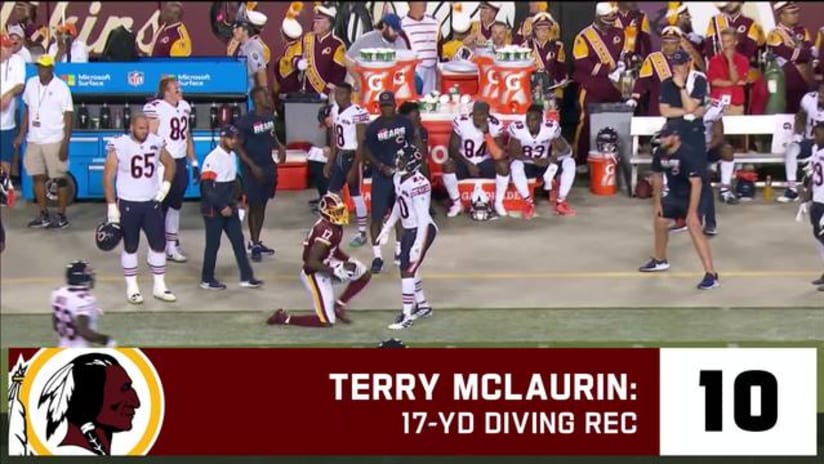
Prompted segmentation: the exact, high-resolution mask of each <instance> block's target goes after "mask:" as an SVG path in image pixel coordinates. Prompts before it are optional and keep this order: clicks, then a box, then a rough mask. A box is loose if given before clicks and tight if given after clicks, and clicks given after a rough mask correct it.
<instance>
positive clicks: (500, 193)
mask: <svg viewBox="0 0 824 464" xmlns="http://www.w3.org/2000/svg"><path fill="white" fill-rule="evenodd" d="M508 186H509V176H502V175H500V174H498V175H496V176H495V204H496V205H502V204H504V198H506V188H507V187H508Z"/></svg>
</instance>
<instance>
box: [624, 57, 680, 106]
mask: <svg viewBox="0 0 824 464" xmlns="http://www.w3.org/2000/svg"><path fill="white" fill-rule="evenodd" d="M670 77H672V68H670V65H669V60H668V59H667V56H666V55H664V53H663V52H652V53H650V54H649V55H647V57H646V58H645V59H644V63H643V64H642V65H641V70H640V71H639V72H638V79H636V81H635V87H633V88H632V98H634V99H635V100H636V101H638V100H640V99H641V97H643V96H644V95H649V99H648V100H647V101H648V102H649V103H648V104H647V106H646V111H645V112H644V114H643V115H644V116H660V115H661V112H660V111H659V109H658V99H659V97H660V95H661V83H662V82H664V80H666V79H668V78H670ZM639 103H640V102H639Z"/></svg>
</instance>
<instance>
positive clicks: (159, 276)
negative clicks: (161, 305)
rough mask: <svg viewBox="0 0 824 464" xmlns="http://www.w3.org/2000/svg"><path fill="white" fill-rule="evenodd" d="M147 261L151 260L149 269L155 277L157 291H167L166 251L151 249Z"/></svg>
mask: <svg viewBox="0 0 824 464" xmlns="http://www.w3.org/2000/svg"><path fill="white" fill-rule="evenodd" d="M146 261H148V262H149V269H151V271H152V276H153V277H154V289H155V292H165V291H166V253H162V252H161V253H158V252H157V251H153V250H151V249H150V250H149V252H148V256H147V258H146Z"/></svg>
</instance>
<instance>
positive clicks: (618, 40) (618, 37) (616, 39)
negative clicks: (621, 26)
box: [612, 35, 621, 45]
mask: <svg viewBox="0 0 824 464" xmlns="http://www.w3.org/2000/svg"><path fill="white" fill-rule="evenodd" d="M612 43H614V44H615V45H618V44H619V43H621V36H620V35H616V36H615V37H613V38H612Z"/></svg>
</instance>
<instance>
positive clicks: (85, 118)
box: [77, 103, 89, 129]
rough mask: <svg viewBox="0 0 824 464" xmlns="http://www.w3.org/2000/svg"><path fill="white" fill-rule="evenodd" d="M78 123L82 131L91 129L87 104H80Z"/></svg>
mask: <svg viewBox="0 0 824 464" xmlns="http://www.w3.org/2000/svg"><path fill="white" fill-rule="evenodd" d="M77 123H78V126H79V127H80V128H81V129H88V128H89V108H87V107H86V104H85V103H81V104H80V110H79V111H78V112H77Z"/></svg>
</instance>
